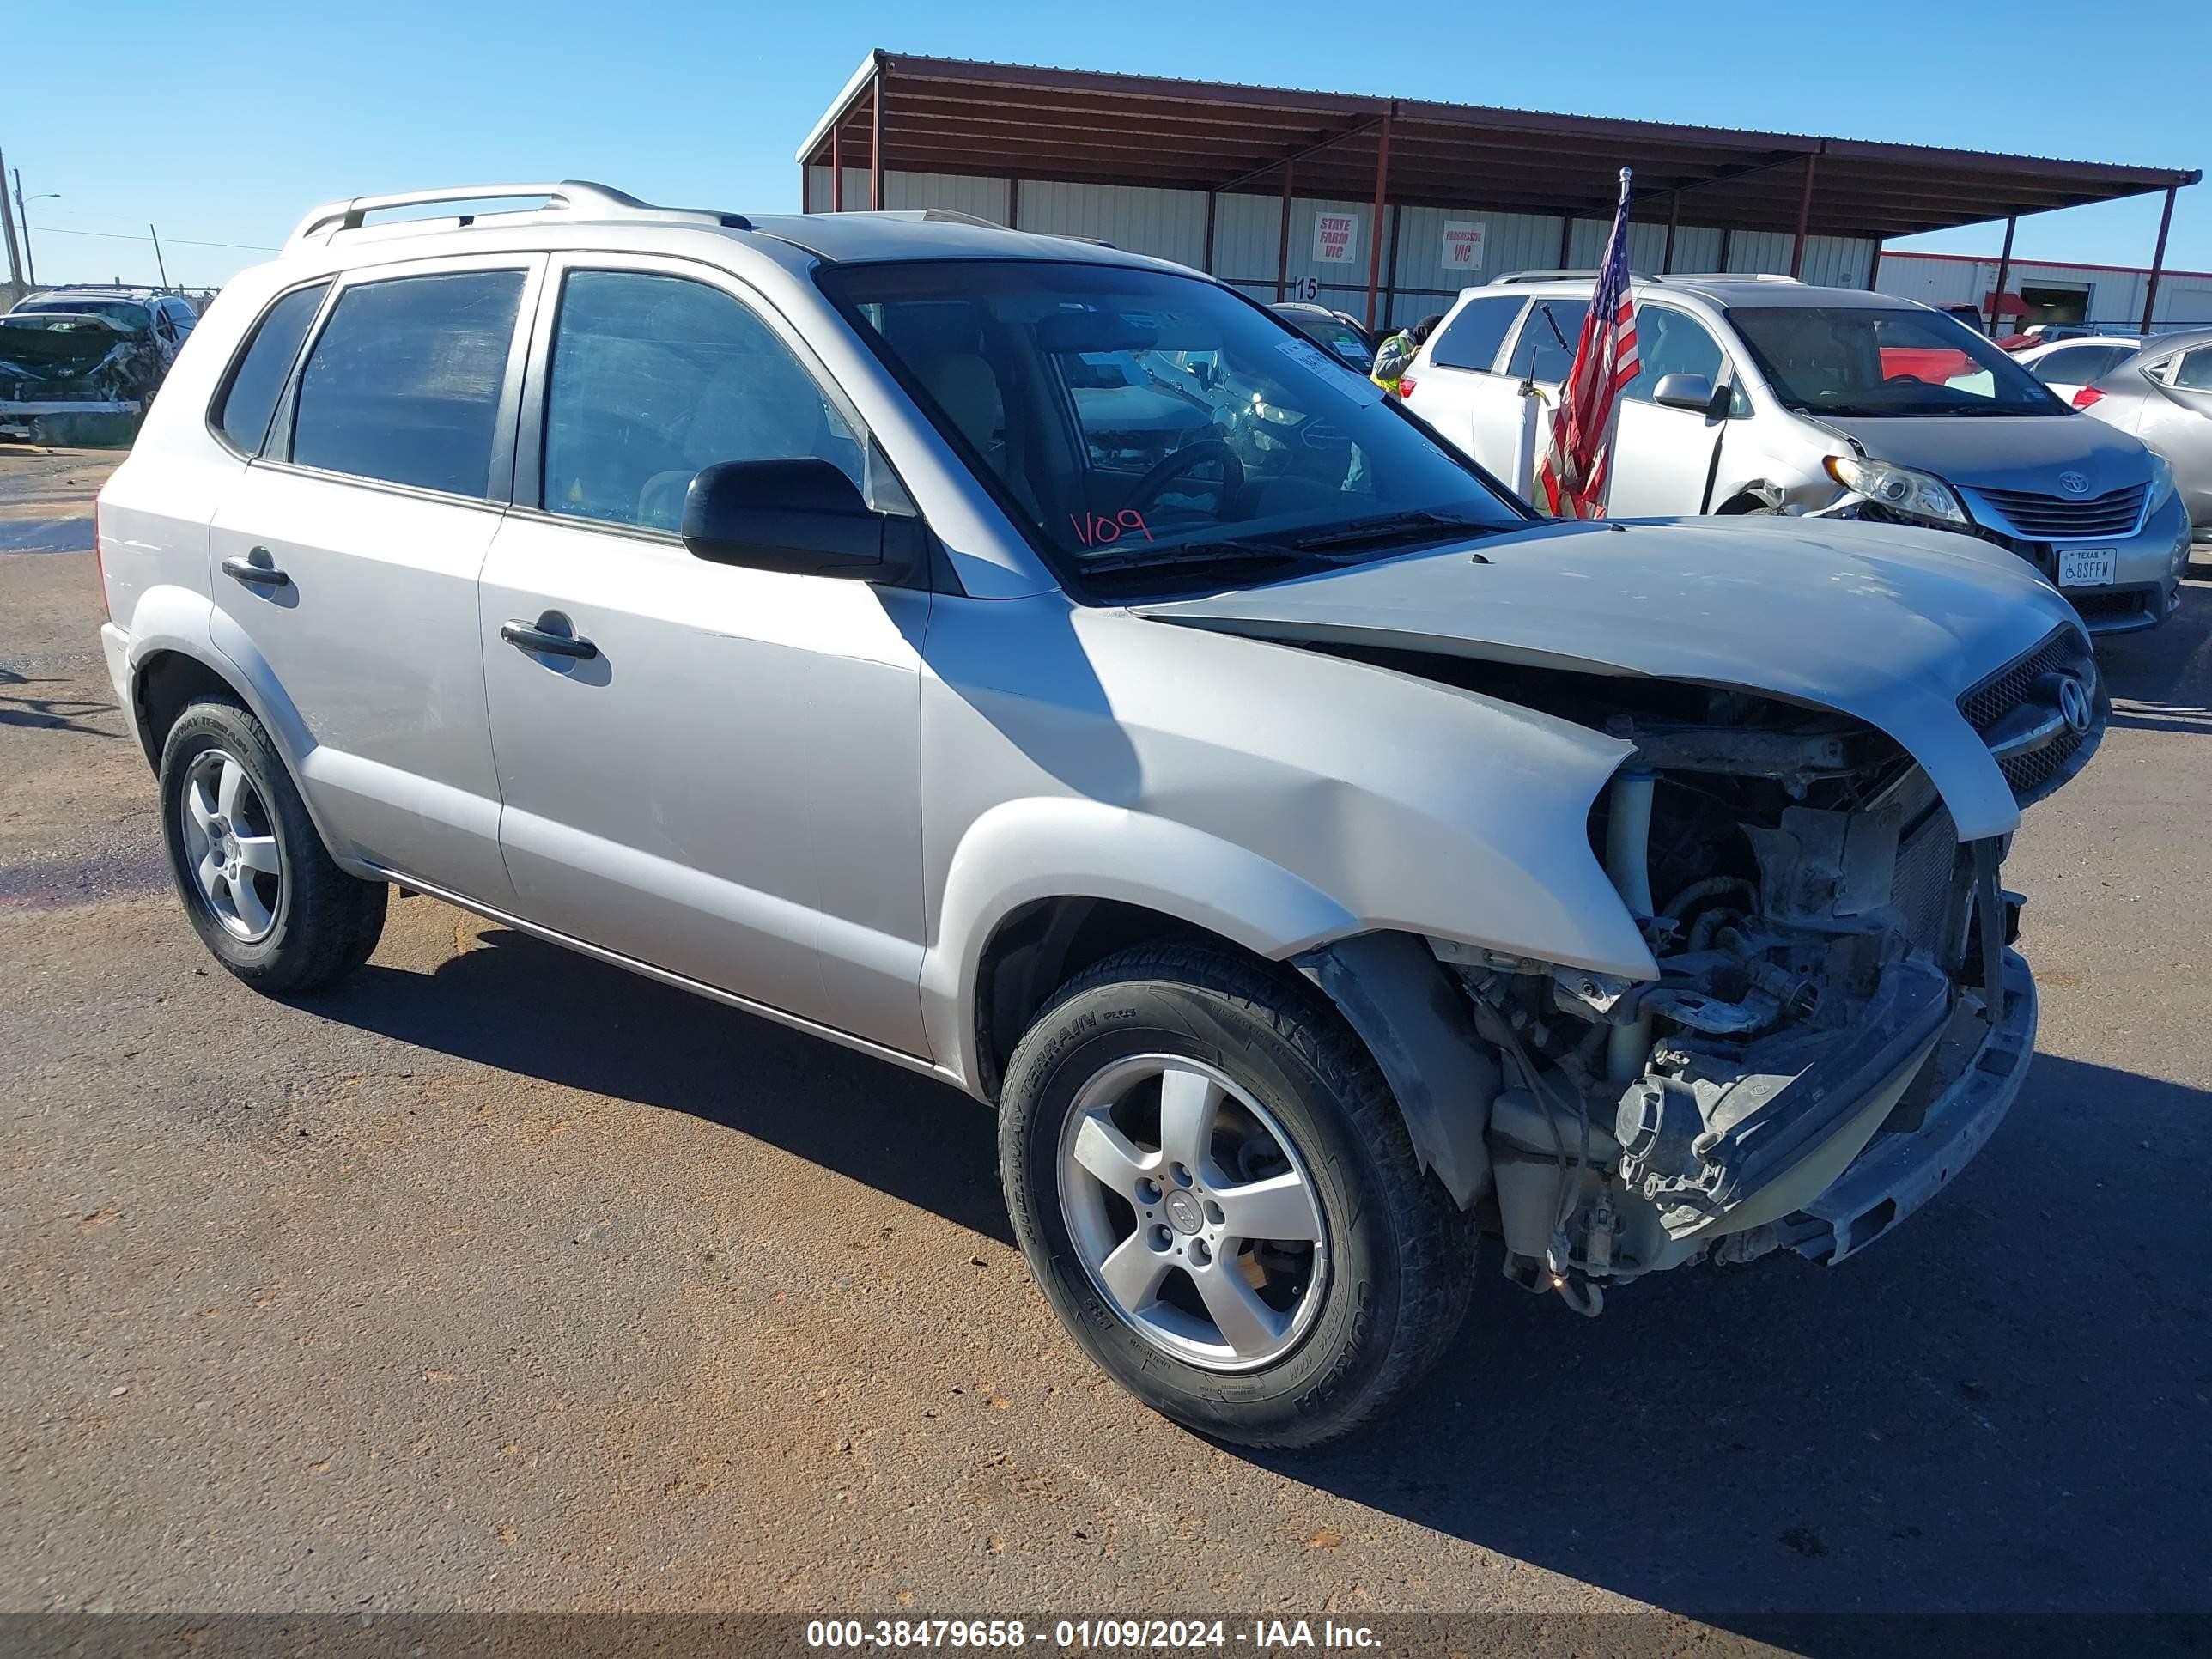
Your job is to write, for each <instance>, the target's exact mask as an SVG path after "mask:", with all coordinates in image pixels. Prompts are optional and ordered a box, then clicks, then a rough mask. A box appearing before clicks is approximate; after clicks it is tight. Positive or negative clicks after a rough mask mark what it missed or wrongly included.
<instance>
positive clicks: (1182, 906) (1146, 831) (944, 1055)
mask: <svg viewBox="0 0 2212 1659" xmlns="http://www.w3.org/2000/svg"><path fill="white" fill-rule="evenodd" d="M1054 898H1093V899H1109V900H1115V901H1119V902H1125V903H1129V904H1136V905H1141V906H1143V907H1145V908H1147V909H1152V910H1158V911H1161V912H1164V913H1165V914H1167V915H1173V916H1176V917H1177V918H1178V919H1179V920H1182V921H1187V922H1188V923H1190V924H1191V925H1192V926H1193V927H1201V928H1204V929H1206V931H1207V932H1209V933H1216V934H1218V935H1219V936H1220V937H1222V938H1224V939H1229V940H1231V942H1232V943H1234V944H1237V945H1241V946H1242V947H1243V948H1244V949H1245V950H1247V951H1251V952H1252V953H1253V954H1254V955H1255V956H1261V957H1267V958H1269V959H1270V960H1274V961H1281V960H1285V959H1286V958H1288V957H1293V956H1296V955H1297V953H1298V952H1300V951H1304V950H1306V949H1308V948H1310V947H1311V946H1312V945H1317V944H1320V943H1322V942H1323V941H1325V940H1328V939H1337V938H1340V937H1342V936H1343V935H1345V934H1346V933H1353V932H1356V931H1357V930H1358V927H1359V921H1358V918H1357V917H1355V916H1354V915H1352V913H1351V912H1350V911H1348V910H1346V908H1344V907H1343V906H1342V905H1340V904H1339V903H1338V902H1336V901H1335V900H1334V899H1332V898H1331V897H1329V896H1328V894H1326V893H1324V892H1322V890H1320V889H1318V888H1317V887H1315V886H1314V885H1313V884H1311V883H1310V882H1308V881H1305V880H1304V879H1303V878H1300V877H1298V876H1296V875H1294V874H1292V873H1291V872H1290V871H1288V870H1285V869H1284V868H1283V867H1282V866H1280V865H1278V864H1273V863H1271V862H1269V861H1268V860H1266V859H1264V858H1261V857H1260V856H1259V855H1258V854H1255V853H1253V852H1251V851H1250V850H1249V849H1248V848H1243V847H1239V846H1237V844H1236V843H1235V842H1229V841H1225V840H1223V839H1222V838H1221V837H1220V836H1214V835H1210V834H1208V833H1207V832H1206V831H1205V830H1203V829H1194V828H1193V827H1192V826H1191V825H1189V824H1187V823H1176V822H1175V821H1173V820H1172V819H1169V818H1164V817H1158V816H1157V815H1155V814H1152V813H1150V812H1144V811H1132V810H1130V809H1128V808H1126V807H1121V806H1115V805H1109V804H1108V803H1106V802H1103V801H1099V800H1091V799H1081V798H1079V797H1072V796H1038V797H1028V798H1024V799H1018V800H1011V801H1006V802H1003V803H1001V804H1000V805H997V806H994V807H993V808H992V809H991V810H990V811H987V812H985V813H984V814H983V815H982V816H981V817H979V818H977V819H976V820H975V822H974V823H972V824H970V825H969V827H968V829H967V832H966V833H965V834H964V835H963V836H961V838H960V842H959V845H958V846H957V848H956V849H955V850H954V852H953V854H952V859H951V865H950V866H949V868H948V869H947V871H946V874H945V893H944V898H943V902H942V904H941V907H940V910H939V928H938V933H937V937H936V940H935V942H934V943H933V945H931V947H930V948H929V949H928V951H926V952H925V953H924V955H923V958H922V970H921V994H922V1018H923V1020H924V1022H925V1024H926V1025H927V1030H928V1033H929V1039H930V1047H931V1051H932V1052H933V1054H935V1055H936V1057H937V1059H938V1060H939V1063H940V1064H942V1065H945V1066H949V1067H951V1069H953V1070H955V1071H957V1073H959V1074H960V1076H961V1077H962V1078H963V1079H966V1081H967V1083H968V1085H969V1087H970V1088H971V1089H978V1090H980V1088H981V1072H980V1067H979V1064H978V1056H977V1054H976V1053H975V1020H974V1018H972V1016H971V1014H970V1012H969V1011H970V1010H972V1009H973V1008H974V1007H975V999H976V995H977V987H978V981H979V980H980V978H981V969H982V961H983V951H984V949H985V947H986V946H987V945H988V944H989V943H990V940H991V937H992V935H993V934H994V933H996V932H997V931H998V929H999V927H1000V925H1001V924H1002V923H1004V922H1005V921H1006V919H1007V918H1008V917H1009V916H1011V915H1013V914H1014V913H1015V912H1016V911H1018V910H1019V909H1021V908H1022V907H1023V906H1024V905H1027V904H1031V903H1035V902H1037V901H1039V900H1042V899H1054Z"/></svg>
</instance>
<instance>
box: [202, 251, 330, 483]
mask: <svg viewBox="0 0 2212 1659" xmlns="http://www.w3.org/2000/svg"><path fill="white" fill-rule="evenodd" d="M330 291H331V285H330V284H329V283H316V284H315V285H314V287H313V288H295V289H293V290H292V291H291V292H290V293H289V294H287V295H285V296H284V297H283V299H281V300H279V301H276V304H275V305H273V306H271V307H269V309H268V310H267V311H265V312H264V313H261V320H260V321H259V322H258V323H256V324H255V325H253V334H252V338H251V339H249V340H248V341H247V342H246V355H245V356H242V357H240V359H239V360H238V367H237V368H234V369H233V370H232V371H231V374H230V384H229V385H228V386H225V387H224V388H223V391H222V398H220V399H219V400H218V401H217V402H216V406H215V409H214V411H213V412H212V414H211V415H210V419H212V420H213V421H214V422H215V424H216V430H217V431H219V432H221V433H222V435H223V437H224V438H225V439H226V440H227V441H228V443H229V445H230V447H232V448H233V449H235V450H237V451H239V452H240V453H241V454H246V455H258V454H259V453H261V443H262V440H264V438H266V437H267V436H268V435H269V417H270V415H271V414H273V413H275V411H276V398H277V395H278V394H279V393H280V392H283V390H284V377H285V376H286V375H288V374H290V373H291V372H292V359H293V358H295V356H299V352H300V342H301V340H303V339H305V338H306V337H307V325H308V324H309V323H311V322H313V321H314V319H315V313H316V312H317V311H318V310H319V309H320V308H321V307H322V303H323V295H325V294H327V293H329V292H330Z"/></svg>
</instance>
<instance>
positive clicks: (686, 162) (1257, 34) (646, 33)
mask: <svg viewBox="0 0 2212 1659" xmlns="http://www.w3.org/2000/svg"><path fill="white" fill-rule="evenodd" d="M1423 12H1427V13H1428V14H1429V15H1431V16H1432V17H1433V18H1435V19H1437V21H1433V22H1431V23H1430V24H1428V25H1426V26H1425V28H1424V29H1423V30H1422V31H1419V32H1416V31H1415V30H1413V29H1411V28H1408V27H1404V20H1405V19H1407V18H1408V17H1410V16H1416V15H1420V14H1421V13H1423ZM45 13H46V17H47V18H48V20H49V21H54V22H57V23H58V22H59V21H60V20H62V19H64V18H65V17H68V16H70V8H69V7H67V6H64V7H61V8H58V9H54V8H47V9H45ZM317 13H321V14H323V15H315V14H317ZM2091 15H2093V18H2094V27H2093V28H2092V27H2090V26H2089V24H2088V22H2087V19H2088V18H2089V17H2090V16H2091ZM94 17H96V19H97V26H96V27H92V23H93V20H94ZM22 21H27V20H22ZM1385 24H1387V25H1389V26H1392V27H1391V32H1390V33H1387V34H1384V33H1362V32H1361V31H1363V30H1365V29H1368V28H1370V27H1372V26H1376V25H1385ZM88 28H89V31H90V32H89V33H88V32H87V29H88ZM64 33H66V34H67V36H68V40H69V44H68V46H67V48H66V50H65V51H64V52H61V54H60V56H61V58H63V59H64V60H65V61H66V62H67V63H68V64H70V66H71V67H70V70H68V71H67V72H66V73H64V72H61V71H55V72H53V73H51V74H46V75H40V74H38V73H35V72H33V74H31V75H28V76H26V75H24V74H23V73H22V72H21V70H22V68H23V67H24V65H22V64H20V63H19V64H17V65H16V66H15V69H16V72H15V74H13V75H11V76H9V82H10V83H11V84H10V94H11V95H10V96H9V97H8V98H6V99H4V100H0V147H4V149H5V153H6V157H7V161H8V165H9V167H11V168H15V167H20V168H21V171H22V173H23V179H24V186H25V189H26V191H27V192H28V193H29V194H30V195H32V196H37V195H40V193H42V192H46V191H57V192H58V193H59V197H60V199H58V200H54V201H34V202H33V203H32V204H31V207H30V212H29V218H30V222H31V223H32V224H33V226H35V227H41V229H36V230H34V231H33V239H34V252H35V253H36V256H37V258H38V262H39V266H40V276H41V277H42V278H44V279H46V280H48V281H86V280H94V279H100V278H106V277H110V276H123V277H125V279H128V280H150V279H151V278H152V276H154V260H153V254H152V250H151V249H150V247H149V246H148V245H147V244H146V243H145V242H144V241H143V240H128V239H130V238H133V237H139V236H143V232H144V229H145V226H146V224H147V222H149V221H151V222H155V224H157V225H158V226H159V227H160V229H161V236H162V240H163V243H164V246H165V250H166V252H167V256H168V261H169V274H170V276H171V278H172V280H173V281H177V282H180V283H191V284H200V283H215V282H219V281H221V280H222V279H223V278H224V277H226V276H228V275H229V274H230V273H231V272H232V271H234V270H237V269H239V268H240V266H242V265H246V264H252V263H254V262H255V261H256V260H257V259H258V258H261V257H263V256H262V255H261V254H259V253H258V252H254V251H253V249H252V246H246V247H224V246H201V245H202V244H207V243H234V244H247V245H263V246H266V245H271V244H274V243H276V242H278V241H281V240H283V235H284V233H285V232H286V231H287V230H288V229H289V228H290V226H291V225H292V223H293V222H294V221H295V220H296V219H297V217H298V216H299V215H300V214H301V212H302V211H303V210H305V209H307V207H310V206H312V205H313V204H316V203H318V202H321V201H325V200H328V199H330V198H331V197H342V196H351V195H362V194H369V193H374V192H377V191H391V190H396V189H404V188H406V187H408V186H410V185H425V184H432V183H475V182H479V181H491V180H501V179H558V178H586V179H601V180H604V181H605V182H606V183H609V184H612V185H618V186H620V187H622V188H623V189H626V190H629V191H633V192H635V193H636V194H639V195H641V196H645V197H649V198H652V199H655V200H660V201H668V202H678V203H684V204H701V205H712V206H717V207H729V208H736V209H740V210H744V209H750V210H755V211H763V210H765V211H774V210H787V209H791V208H794V207H796V206H797V205H798V193H799V174H798V168H797V167H796V165H795V164H794V163H793V160H792V154H793V149H795V148H796V146H797V144H798V143H799V139H800V138H801V137H804V136H805V132H806V130H807V129H808V128H809V127H810V126H811V125H812V124H813V121H814V119H815V118H816V117H817V115H818V114H820V112H822V110H823V106H825V105H826V104H827V103H828V101H829V98H830V96H831V94H833V93H834V92H836V89H837V88H839V87H840V86H841V85H842V83H843V82H844V81H845V78H846V76H848V75H849V74H850V73H851V71H852V70H853V68H854V65H855V64H857V63H859V61H860V58H861V57H862V56H863V54H865V53H866V51H867V50H868V49H869V48H870V47H872V46H883V47H885V48H887V49H889V50H891V51H894V52H900V51H904V52H921V53H934V54H940V55H944V56H951V57H974V58H996V59H1000V60H1002V61H1006V62H1014V63H1034V64H1060V65H1064V66H1067V67H1073V68H1085V69H1104V70H1123V71H1127V72H1132V73H1139V74H1148V75H1167V76H1194V77H1198V78H1202V79H1209V80H1228V81H1249V82H1263V83H1272V84H1279V85H1287V86H1296V87H1312V88H1325V89H1328V90H1333V91H1343V92H1359V93H1372V94H1399V95H1401V96H1406V97H1413V98H1431V99H1444V100H1458V101H1464V102H1474V103H1490V104H1502V105H1509V106H1520V107H1528V108H1538V109H1558V110H1568V111H1573V112H1578V113H1586V114H1599V115H1617V116H1626V117H1637V118H1646V119H1661V120H1676V121H1686V122H1696V123H1700V124H1707V125H1723V126H1748V127H1759V128H1766V129H1770V130H1782V131H1796V132H1816V133H1826V134H1835V135H1841V136H1845V137H1863V138H1876V139H1890V140H1897V141H1900V142H1906V143H1927V144H1938V145H1947V146H1954V147H1958V148H1962V149H2002V150H2012V151H2018V152H2023V153H2026V154H2029V155H2058V156H2069V157H2076V158H2084V159H2091V160H2097V161H2129V162H2136V163H2142V164H2148V165H2154V166H2166V167H2212V118H2208V115H2212V106H2208V104H2207V102H2206V100H2205V99H2204V98H2203V96H2202V94H2201V93H2199V94H2197V95H2191V92H2190V90H2189V89H2190V88H2192V87H2195V86H2197V85H2198V84H2199V83H2201V82H2202V80H2203V66H2204V65H2205V64H2206V63H2207V62H2208V61H2212V3H2206V0H2166V3H2163V4H2143V3H2138V0H2122V3H2107V4H2104V5H2101V6H2099V7H2097V8H2094V9H2093V14H2092V13H2088V12H2084V11H2083V10H2082V9H2080V8H2078V7H2073V6H2060V5H2057V4H2053V3H2051V0H2009V3H2007V4H2003V5H1988V4H1968V5H1954V6H1938V5H1929V4H1925V3H1923V4H1917V5H1905V4H1899V3H1893V0H1875V3H1859V4H1856V5H1846V4H1843V3H1837V0H1830V3H1826V4H1816V5H1802V6H1796V5H1787V4H1781V3H1764V4H1735V3H1731V4H1724V5H1697V4H1693V3H1692V4H1686V3H1682V0H1674V3H1671V4H1658V3H1647V4H1645V5H1643V6H1640V7H1636V8H1633V9H1631V8H1626V7H1606V8H1590V7H1583V6H1576V5H1572V4H1568V3H1558V0H1555V3H1552V4H1547V5H1531V4H1525V3H1523V4H1513V5H1508V6H1492V5H1483V4H1476V5H1472V6H1465V7H1460V8H1441V7H1439V8H1411V9H1408V8H1397V7H1392V8H1387V9H1369V8H1367V7H1364V6H1361V5H1358V4H1337V5H1322V4H1311V3H1306V0H1273V3H1270V4H1267V5H1265V6H1255V5H1249V4H1244V5H1237V6H1221V5H1214V6H1207V5H1203V4H1191V3H1188V0H1183V3H1175V4H1162V3H1154V0H1143V3H1118V4H1111V5H1109V4H1103V3H1098V0H1092V3H1090V4H1085V5H1076V6H1039V5H1032V4H1015V3H1010V0H974V3H969V4H967V5H964V6H963V5H957V4H945V3H939V4H938V5H936V6H933V7H921V6H915V5H910V4H909V5H905V6H891V5H879V4H875V3H870V0H844V3H842V4H838V5H834V6H829V5H819V4H817V5H807V4H795V3H788V0H787V3H782V4H779V5H776V6H773V7H760V6H756V5H750V4H740V5H733V6H724V7H713V8H709V7H704V6H702V7H697V8H685V7H665V6H664V7H647V6H639V5H635V4H633V5H631V6H629V7H623V6H620V5H610V4H608V3H605V0H599V3H590V4H587V3H582V0H538V3H534V4H529V5H510V4H471V3H467V0H453V3H448V4H445V5H426V4H421V3H416V0H389V3H382V0H380V3H374V4H369V5H357V6H340V5H335V4H325V5H320V6H311V7H310V6H299V5H297V4H289V5H285V6H282V7H276V8H262V7H258V6H245V5H231V4H224V3H222V0H214V3H205V4H200V5H196V6H193V7H191V8H184V7H179V6H173V5H157V4H150V3H144V0H101V3H100V5H99V6H98V7H97V8H96V9H94V12H92V13H88V14H87V15H86V16H85V17H84V18H82V19H80V20H78V21H77V22H76V23H73V24H71V25H70V27H68V28H67V29H66V30H65V31H64ZM8 39H9V46H10V47H11V49H13V50H14V51H22V50H26V49H27V41H28V40H29V36H28V35H27V33H25V32H24V30H23V28H22V27H20V26H19V27H11V29H10V31H9V35H8ZM110 46H112V49H113V52H114V61H115V64H116V70H117V72H116V74H115V75H114V77H113V78H112V79H108V80H106V81H105V82H103V79H102V77H101V76H100V74H98V73H95V72H94V70H93V68H92V65H93V64H94V61H95V60H96V59H97V58H99V56H100V53H101V52H104V51H106V50H107V49H108V48H109V47H110ZM11 55H12V53H11ZM2126 55H2135V58H2134V61H2133V62H2129V61H2125V57H2126ZM2160 64H2166V65H2169V66H2173V67H2172V76H2173V82H2172V90H2161V89H2160V86H2159V80H2160V75H2161V74H2162V73H2163V71H2161V70H2160V69H2159V68H2158V65H2160ZM2182 66H2188V67H2186V68H2183V67H2182ZM26 84H27V85H28V87H29V96H28V98H27V100H26V99H25V98H23V97H22V96H21V92H22V90H23V88H24V87H25V86H26ZM2157 222H2158V202H2157V199H2156V198H2150V197H2146V198H2143V199H2141V200H2137V201H2133V202H2124V203H2118V204H2108V205H2106V206H2103V207H2097V208H2083V209H2075V210H2069V211H2067V212H2063V213H2057V214H2050V215H2045V216H2040V217H2038V218H2031V219H2027V220H2025V221H2023V222H2022V223H2021V230H2020V236H2019V240H2018V243H2017V245H2016V248H2015V252H2016V254H2017V255H2019V256H2021V257H2044V258H2072V259H2081V260H2088V261H2093V262H2097V263H2101V264H2144V263H2148V260H2149V258H2150V252H2151V246H2152V243H2153V240H2154V237H2155V234H2156V231H2157ZM88 232H89V233H100V234H96V235H94V234H83V233H88ZM64 233H69V234H64ZM2001 235H2002V228H2001V227H1999V226H1994V225H1984V226H1978V227H1972V228H1967V229H1965V230H1960V231H1954V232H1949V233H1946V234H1942V235H1941V236H1937V237H1923V238H1917V239H1915V240H1914V241H1912V242H1911V243H1902V242H1900V243H1896V244H1893V246H1898V247H1904V246H1927V247H1933V248H1938V249H1942V250H1944V251H1948V252H1990V253H1994V252H1996V247H1997V245H1998V242H1999V240H2000V238H2001ZM2166 259H2167V264H2169V265H2171V266H2177V267H2181V268H2185V269H2191V268H2193V269H2197V270H2212V185H2198V186H2197V187H2196V188H2195V189H2193V190H2189V191H2184V192H2182V195H2181V198H2180V204H2179V207H2178V208H2177V210H2176V211H2175V215H2174V225H2173V234H2172V241H2171V243H2170V245H2169V247H2168V250H2167V255H2166Z"/></svg>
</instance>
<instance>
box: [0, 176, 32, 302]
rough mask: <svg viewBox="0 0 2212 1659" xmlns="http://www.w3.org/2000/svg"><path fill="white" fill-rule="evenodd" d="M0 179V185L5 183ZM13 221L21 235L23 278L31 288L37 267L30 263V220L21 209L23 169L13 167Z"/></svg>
mask: <svg viewBox="0 0 2212 1659" xmlns="http://www.w3.org/2000/svg"><path fill="white" fill-rule="evenodd" d="M6 182H7V181H6V180H5V179H0V185H5V184H6ZM15 222H17V223H18V224H20V225H21V226H22V228H23V229H22V237H23V280H24V281H25V282H27V283H29V284H30V285H31V286H32V287H33V288H36V287H37V286H38V285H39V268H38V267H37V266H36V265H34V264H32V263H31V220H30V216H29V215H28V214H27V213H26V212H24V210H23V169H22V168H21V167H17V168H16V169H15Z"/></svg>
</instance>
